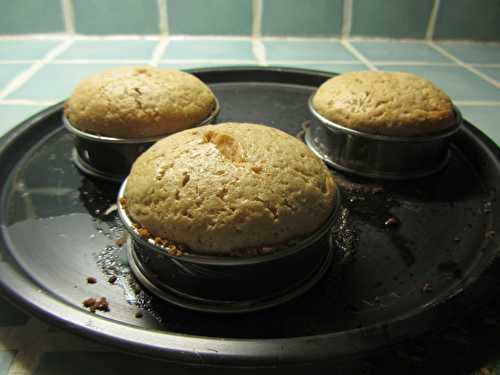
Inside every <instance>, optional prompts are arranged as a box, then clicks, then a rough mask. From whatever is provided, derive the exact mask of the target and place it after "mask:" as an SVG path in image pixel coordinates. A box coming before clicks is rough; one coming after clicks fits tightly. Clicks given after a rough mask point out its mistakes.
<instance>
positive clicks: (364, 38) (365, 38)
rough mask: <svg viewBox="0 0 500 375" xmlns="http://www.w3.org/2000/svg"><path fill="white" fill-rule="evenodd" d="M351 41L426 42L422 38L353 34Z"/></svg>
mask: <svg viewBox="0 0 500 375" xmlns="http://www.w3.org/2000/svg"><path fill="white" fill-rule="evenodd" d="M349 41H350V42H373V43H377V42H400V43H415V42H419V43H423V42H425V40H424V39H422V38H385V37H376V36H375V37H373V36H351V37H350V38H349Z"/></svg>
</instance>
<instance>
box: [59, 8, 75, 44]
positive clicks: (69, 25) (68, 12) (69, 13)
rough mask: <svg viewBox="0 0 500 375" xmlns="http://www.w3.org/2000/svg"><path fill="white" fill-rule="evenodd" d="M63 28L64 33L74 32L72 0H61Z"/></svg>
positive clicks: (71, 33)
mask: <svg viewBox="0 0 500 375" xmlns="http://www.w3.org/2000/svg"><path fill="white" fill-rule="evenodd" d="M61 5H62V10H63V17H64V29H65V30H66V33H68V34H70V35H73V34H74V33H75V8H74V4H73V0H61Z"/></svg>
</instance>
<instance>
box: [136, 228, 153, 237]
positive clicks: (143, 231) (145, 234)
mask: <svg viewBox="0 0 500 375" xmlns="http://www.w3.org/2000/svg"><path fill="white" fill-rule="evenodd" d="M137 233H138V234H139V236H141V237H150V236H151V233H149V230H147V229H146V228H139V229H137Z"/></svg>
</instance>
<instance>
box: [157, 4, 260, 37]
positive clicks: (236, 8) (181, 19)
mask: <svg viewBox="0 0 500 375" xmlns="http://www.w3.org/2000/svg"><path fill="white" fill-rule="evenodd" d="M167 15H168V26H169V31H170V33H171V34H187V35H250V34H251V33H252V1H251V0H169V1H168V5H167Z"/></svg>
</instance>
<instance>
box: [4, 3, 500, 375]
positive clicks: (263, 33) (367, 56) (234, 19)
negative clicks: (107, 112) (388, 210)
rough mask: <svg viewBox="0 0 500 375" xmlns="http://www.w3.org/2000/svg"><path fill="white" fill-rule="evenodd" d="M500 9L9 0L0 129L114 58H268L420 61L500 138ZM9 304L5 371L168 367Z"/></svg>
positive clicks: (352, 64) (353, 66)
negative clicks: (59, 327)
mask: <svg viewBox="0 0 500 375" xmlns="http://www.w3.org/2000/svg"><path fill="white" fill-rule="evenodd" d="M499 19H500V1H499V0H419V1H416V0H0V136H1V135H2V134H5V132H7V131H8V130H9V129H11V128H12V127H14V126H15V125H16V124H18V123H19V122H20V121H22V120H24V119H25V118H27V117H28V116H30V115H32V114H35V113H37V112H38V111H40V110H42V109H44V108H45V107H47V106H48V105H51V104H54V103H56V102H58V101H60V100H63V99H64V98H66V97H67V96H68V95H69V94H70V93H71V90H72V89H73V87H74V86H75V85H76V84H77V83H78V81H79V80H80V79H81V78H83V77H84V76H86V75H88V74H91V73H93V72H96V71H99V70H102V69H106V68H109V67H113V66H118V65H138V64H151V65H155V66H164V67H175V68H180V69H185V68H196V67H208V66H228V65H259V66H289V67H298V68H309V69H318V70H325V71H330V72H346V71H351V70H365V69H371V70H399V71H409V72H413V73H416V74H419V75H421V76H424V77H426V78H429V79H431V80H433V81H434V82H435V83H436V84H437V85H439V86H440V87H442V88H443V89H444V90H445V91H446V92H447V93H448V94H449V95H450V96H451V98H452V99H453V101H454V102H455V104H456V105H457V106H458V107H459V108H460V109H461V110H462V112H463V114H464V117H465V118H466V119H468V120H469V121H470V122H472V123H473V124H475V125H476V126H477V127H479V128H480V129H481V130H483V131H484V132H485V133H486V134H487V135H488V136H489V137H491V138H492V139H493V140H495V141H496V142H497V144H500V22H499V21H498V20H499ZM214 35H215V36H214ZM466 40H469V41H466ZM470 40H476V41H475V42H472V41H470ZM486 41H487V42H486ZM0 167H1V166H0ZM0 303H1V307H0V375H4V374H9V375H25V374H39V375H41V374H87V373H89V372H92V373H93V374H100V373H102V374H105V373H106V374H109V373H132V372H137V371H143V369H144V368H145V367H147V368H148V370H149V372H150V373H155V372H156V373H158V372H166V371H167V370H166V368H165V366H164V365H162V364H160V363H158V362H151V361H149V360H144V359H135V358H133V357H130V356H125V355H122V354H117V353H110V352H109V350H108V349H106V348H104V347H102V346H100V345H97V344H93V343H89V342H88V341H86V340H83V339H80V338H77V337H75V336H73V335H70V334H66V333H63V332H60V331H58V330H56V329H53V328H48V327H47V326H46V325H44V324H42V323H40V322H39V321H38V320H36V319H33V318H28V317H27V316H26V315H24V314H23V313H21V312H19V311H18V310H17V309H15V308H14V307H11V306H10V305H9V304H8V303H7V302H3V301H2V300H0ZM499 327H500V324H499ZM95 361H99V362H100V363H102V365H101V367H99V368H96V366H92V363H95ZM490 369H491V371H492V372H489V373H488V372H481V374H483V375H484V374H493V373H494V372H493V371H495V369H496V370H497V371H498V370H500V364H499V363H497V362H496V361H495V363H494V364H492V365H491V367H490ZM485 371H486V370H485ZM194 372H196V371H194V370H189V371H186V370H184V371H181V370H176V371H175V372H169V373H172V374H183V373H186V374H187V373H194ZM198 372H200V373H201V371H198ZM203 373H204V374H206V371H204V372H203ZM499 373H500V372H499Z"/></svg>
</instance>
